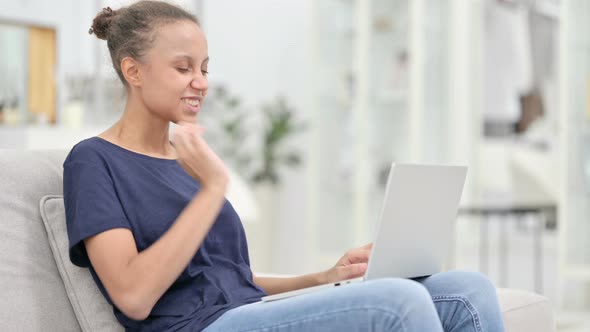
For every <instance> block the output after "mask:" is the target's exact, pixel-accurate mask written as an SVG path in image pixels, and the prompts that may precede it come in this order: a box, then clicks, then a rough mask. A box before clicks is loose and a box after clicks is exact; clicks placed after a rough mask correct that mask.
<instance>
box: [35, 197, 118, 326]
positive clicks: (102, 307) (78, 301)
mask: <svg viewBox="0 0 590 332" xmlns="http://www.w3.org/2000/svg"><path fill="white" fill-rule="evenodd" d="M40 208H41V216H42V218H43V223H44V225H45V229H46V230H47V235H48V238H49V245H50V247H51V252H52V253H53V258H55V262H56V263H57V269H58V270H59V274H60V275H61V278H62V280H63V282H64V285H65V288H66V291H67V294H68V298H69V299H70V303H71V304H72V307H73V308H74V312H75V313H76V318H78V323H80V326H81V327H82V330H83V331H123V327H122V326H121V325H120V324H119V322H118V321H117V319H116V318H115V315H114V314H113V307H112V306H111V305H110V304H109V303H108V302H107V301H106V299H105V298H104V296H102V294H101V293H100V290H99V289H98V287H97V286H96V283H95V282H94V280H93V279H92V276H91V275H90V273H89V271H88V269H86V268H80V267H77V266H75V265H74V264H72V263H71V262H70V259H69V256H68V234H67V228H66V214H65V209H64V200H63V196H57V195H49V196H45V197H43V198H42V199H41V203H40Z"/></svg>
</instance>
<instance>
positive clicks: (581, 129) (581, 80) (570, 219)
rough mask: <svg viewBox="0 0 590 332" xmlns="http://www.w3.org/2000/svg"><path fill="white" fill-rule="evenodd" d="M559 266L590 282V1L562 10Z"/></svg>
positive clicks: (575, 0)
mask: <svg viewBox="0 0 590 332" xmlns="http://www.w3.org/2000/svg"><path fill="white" fill-rule="evenodd" d="M561 16H562V19H561V22H562V31H561V41H560V42H561V45H560V50H561V52H560V61H561V68H560V69H561V82H562V85H561V96H562V97H561V98H562V99H561V128H560V134H561V140H560V142H561V146H560V147H561V149H560V150H561V156H560V160H561V162H562V165H561V166H562V167H561V172H560V174H561V176H562V177H561V179H562V181H561V183H562V186H561V199H560V215H559V222H560V226H561V227H562V228H561V236H560V244H561V245H560V258H561V259H560V263H561V264H560V265H561V267H562V269H561V271H562V274H563V277H564V278H566V279H571V278H572V277H574V278H575V279H581V280H585V281H590V244H589V243H590V242H589V241H588V238H589V237H590V2H588V1H586V0H569V1H563V2H562V8H561Z"/></svg>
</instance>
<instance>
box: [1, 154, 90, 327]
mask: <svg viewBox="0 0 590 332" xmlns="http://www.w3.org/2000/svg"><path fill="white" fill-rule="evenodd" d="M66 155H67V151H16V150H0V188H1V190H0V294H1V295H0V331H80V325H79V324H78V322H77V320H76V316H75V315H74V311H73V309H72V306H71V304H70V302H69V300H68V297H67V294H66V290H65V288H64V284H63V282H62V279H61V277H60V275H59V272H58V269H57V266H56V263H55V260H54V258H53V255H52V253H51V250H50V247H49V241H48V239H47V232H46V231H45V227H44V226H43V221H42V219H41V215H40V211H39V202H40V200H41V198H42V197H43V196H45V195H50V194H53V195H61V194H62V173H63V167H62V164H63V161H64V159H65V157H66Z"/></svg>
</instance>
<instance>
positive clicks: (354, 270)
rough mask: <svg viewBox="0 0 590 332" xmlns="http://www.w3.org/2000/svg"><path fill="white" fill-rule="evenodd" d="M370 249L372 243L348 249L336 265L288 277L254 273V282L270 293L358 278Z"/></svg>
mask: <svg viewBox="0 0 590 332" xmlns="http://www.w3.org/2000/svg"><path fill="white" fill-rule="evenodd" d="M372 249H373V243H369V244H366V245H364V246H362V247H358V248H354V249H350V250H349V251H347V252H346V253H345V254H344V256H342V258H340V259H339V260H338V262H337V263H336V265H334V266H333V267H332V268H330V269H329V270H326V271H322V272H318V273H312V274H306V275H302V276H299V277H290V278H276V277H257V276H256V275H254V283H255V284H256V285H258V286H259V287H260V288H262V289H264V291H265V292H266V293H267V294H269V295H272V294H277V293H284V292H288V291H292V290H296V289H301V288H307V287H313V286H318V285H322V284H327V283H331V282H337V281H340V280H346V279H352V278H358V277H361V276H363V275H364V274H365V271H366V270H367V263H368V262H369V256H370V254H371V250H372Z"/></svg>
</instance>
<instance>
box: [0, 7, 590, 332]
mask: <svg viewBox="0 0 590 332" xmlns="http://www.w3.org/2000/svg"><path fill="white" fill-rule="evenodd" d="M130 2H132V1H122V0H119V1H106V0H85V1H78V0H52V1H45V0H43V1H42V0H20V1H9V0H0V148H5V149H70V148H71V147H72V146H73V145H74V144H75V143H77V142H78V141H80V140H82V139H84V138H88V137H91V136H94V135H97V134H99V133H100V132H102V131H103V130H105V129H106V128H108V127H109V126H110V125H112V124H113V123H114V122H115V121H117V119H118V118H119V116H120V115H121V114H122V110H123V107H124V101H125V94H124V90H123V88H122V85H121V83H120V82H118V79H117V77H116V74H115V73H114V70H113V69H112V65H111V62H110V58H109V56H108V52H107V48H106V43H105V42H104V41H100V40H98V39H97V38H96V37H95V36H93V35H88V29H89V27H90V25H91V22H92V19H93V18H94V16H95V15H96V14H97V13H98V12H99V11H100V10H102V8H103V7H106V6H111V7H112V8H113V9H117V8H119V7H121V6H123V5H126V4H128V3H130ZM173 3H176V4H179V5H181V6H182V7H184V8H185V9H187V10H189V11H191V12H193V13H195V14H196V15H197V16H198V17H199V18H200V20H201V22H202V26H203V29H204V31H205V33H206V35H207V37H208V41H209V55H210V58H211V61H210V66H209V71H210V75H209V79H210V93H209V97H208V99H207V101H206V102H205V103H204V105H203V112H202V113H201V115H200V120H199V121H201V122H202V123H203V124H204V125H205V126H206V127H207V128H209V130H208V133H207V135H208V137H207V138H208V141H209V142H210V144H211V145H212V146H213V147H214V149H215V150H216V151H217V152H218V154H219V155H220V156H221V157H222V158H223V159H224V160H225V162H226V163H227V164H228V165H229V166H230V168H231V170H232V178H233V180H232V188H231V189H230V193H229V194H228V195H229V196H230V200H231V201H232V202H234V204H235V205H236V209H237V210H238V212H239V213H240V215H241V217H242V220H243V222H244V225H245V228H246V231H247V233H248V240H249V245H250V248H251V249H250V250H251V260H252V264H253V268H254V270H255V271H264V272H273V273H289V274H291V273H296V274H298V273H306V272H312V271H318V270H320V269H326V268H328V267H330V266H331V265H332V264H334V263H335V262H336V260H337V259H338V258H339V257H340V256H341V255H342V254H343V253H344V252H345V251H346V250H347V249H349V248H351V247H353V246H358V245H362V244H364V243H366V242H370V241H371V239H373V238H374V235H375V231H376V226H377V221H378V216H379V213H380V207H381V203H382V199H383V194H384V189H385V181H386V179H387V172H388V170H389V166H390V164H391V162H404V163H408V162H413V163H441V164H463V165H468V166H469V174H468V181H467V184H466V187H465V190H464V193H463V198H462V202H461V208H460V211H459V213H458V216H457V220H456V232H455V238H454V239H453V248H452V250H451V251H450V252H449V254H448V262H447V266H448V268H453V269H455V268H457V269H466V270H477V271H481V272H483V273H485V274H487V275H488V276H489V277H490V278H491V279H492V280H493V281H494V282H495V283H496V284H497V285H498V286H500V287H510V288H520V289H527V290H532V291H535V292H538V293H540V294H543V295H546V296H547V297H549V298H550V299H551V300H552V302H553V303H554V305H555V308H556V311H557V312H558V315H557V318H558V325H559V328H560V330H561V331H573V329H574V328H577V329H578V330H580V331H582V330H583V331H590V325H588V324H590V287H589V286H590V241H588V239H590V1H587V0H321V1H320V0H283V1H272V0H250V1H237V0H234V1H231V0H215V1H213V0H184V1H181V0H178V1H174V2H173ZM425 231H428V230H425ZM584 324H587V325H584ZM576 331H577V330H576Z"/></svg>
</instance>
